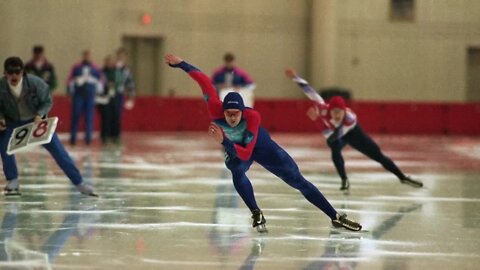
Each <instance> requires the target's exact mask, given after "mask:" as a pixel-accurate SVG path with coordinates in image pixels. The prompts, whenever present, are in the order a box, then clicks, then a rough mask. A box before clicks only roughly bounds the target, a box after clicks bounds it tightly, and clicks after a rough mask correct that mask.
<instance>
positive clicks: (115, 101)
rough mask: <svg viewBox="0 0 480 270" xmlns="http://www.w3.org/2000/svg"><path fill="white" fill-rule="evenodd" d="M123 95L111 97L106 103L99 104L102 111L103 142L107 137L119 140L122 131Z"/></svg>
mask: <svg viewBox="0 0 480 270" xmlns="http://www.w3.org/2000/svg"><path fill="white" fill-rule="evenodd" d="M122 106H123V95H116V96H114V97H112V98H110V100H109V102H108V103H107V104H105V105H98V111H99V113H100V118H101V121H100V138H101V139H102V142H106V141H107V139H113V140H118V139H119V138H120V133H121V122H122V118H121V117H122V108H123V107H122Z"/></svg>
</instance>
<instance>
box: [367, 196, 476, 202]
mask: <svg viewBox="0 0 480 270" xmlns="http://www.w3.org/2000/svg"><path fill="white" fill-rule="evenodd" d="M369 200H374V201H380V200H384V201H416V202H418V201H426V202H480V198H458V197H457V198H454V197H450V198H449V197H420V196H408V197H407V196H372V197H370V198H369Z"/></svg>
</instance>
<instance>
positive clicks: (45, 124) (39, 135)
mask: <svg viewBox="0 0 480 270" xmlns="http://www.w3.org/2000/svg"><path fill="white" fill-rule="evenodd" d="M57 122H58V117H51V118H47V119H43V120H42V121H41V122H40V123H38V124H35V123H33V122H32V123H28V124H25V125H23V126H20V127H17V128H15V129H14V130H13V132H12V136H10V140H9V141H8V148H7V154H9V155H11V154H14V153H17V152H20V151H25V150H28V149H30V148H32V147H34V146H36V145H42V144H46V143H49V142H50V141H51V140H52V137H53V134H54V133H55V129H56V127H57Z"/></svg>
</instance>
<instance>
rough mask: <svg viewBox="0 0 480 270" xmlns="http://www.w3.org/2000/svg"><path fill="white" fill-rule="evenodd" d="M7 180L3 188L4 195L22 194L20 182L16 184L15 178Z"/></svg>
mask: <svg viewBox="0 0 480 270" xmlns="http://www.w3.org/2000/svg"><path fill="white" fill-rule="evenodd" d="M7 182H8V183H7V185H6V186H5V188H4V189H3V191H4V194H5V196H15V195H17V196H18V195H22V193H20V184H18V180H17V179H13V180H10V181H7Z"/></svg>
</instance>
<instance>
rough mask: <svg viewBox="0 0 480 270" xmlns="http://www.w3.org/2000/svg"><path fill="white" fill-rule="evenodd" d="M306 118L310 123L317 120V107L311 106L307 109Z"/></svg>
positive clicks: (318, 112) (318, 113)
mask: <svg viewBox="0 0 480 270" xmlns="http://www.w3.org/2000/svg"><path fill="white" fill-rule="evenodd" d="M307 116H308V118H310V120H312V121H315V120H317V118H318V116H320V111H319V110H318V107H317V106H312V107H310V108H308V111H307Z"/></svg>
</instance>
